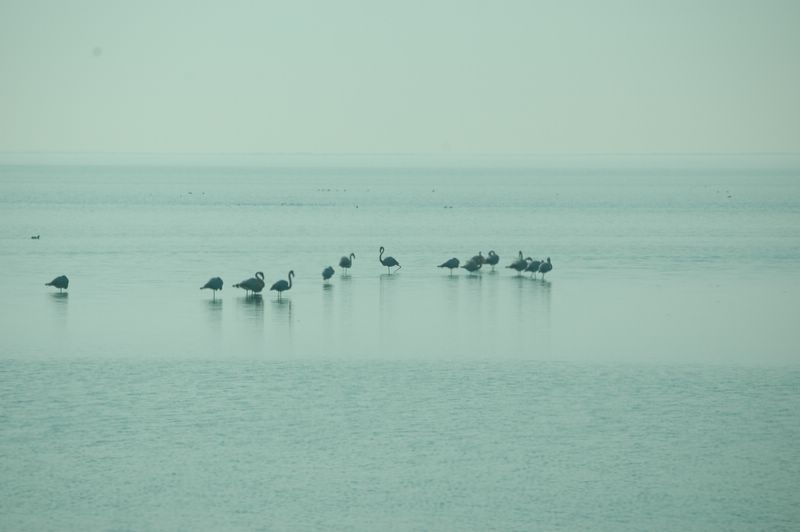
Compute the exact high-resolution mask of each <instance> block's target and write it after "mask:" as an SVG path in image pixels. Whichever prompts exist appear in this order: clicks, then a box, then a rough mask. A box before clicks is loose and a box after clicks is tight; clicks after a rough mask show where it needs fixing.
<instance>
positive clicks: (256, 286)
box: [233, 272, 264, 294]
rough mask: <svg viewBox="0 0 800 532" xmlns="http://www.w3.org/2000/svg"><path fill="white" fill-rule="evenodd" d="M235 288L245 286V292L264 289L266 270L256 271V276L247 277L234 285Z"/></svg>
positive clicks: (255, 291) (256, 291)
mask: <svg viewBox="0 0 800 532" xmlns="http://www.w3.org/2000/svg"><path fill="white" fill-rule="evenodd" d="M233 287H234V288H244V291H245V294H247V293H248V292H253V293H254V294H255V293H258V292H261V291H262V290H263V289H264V272H256V274H255V277H251V278H249V279H246V280H244V281H242V282H240V283H236V284H235V285H233Z"/></svg>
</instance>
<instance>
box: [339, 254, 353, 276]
mask: <svg viewBox="0 0 800 532" xmlns="http://www.w3.org/2000/svg"><path fill="white" fill-rule="evenodd" d="M355 258H356V254H355V253H351V254H350V256H349V257H342V258H341V259H339V267H340V268H342V269H343V270H344V273H345V274H347V270H349V269H350V268H352V267H353V259H355Z"/></svg>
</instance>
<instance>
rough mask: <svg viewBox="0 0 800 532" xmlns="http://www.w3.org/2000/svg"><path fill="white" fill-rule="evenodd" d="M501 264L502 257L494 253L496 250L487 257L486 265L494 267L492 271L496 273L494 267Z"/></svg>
mask: <svg viewBox="0 0 800 532" xmlns="http://www.w3.org/2000/svg"><path fill="white" fill-rule="evenodd" d="M498 262H500V255H498V254H497V253H495V252H494V250H492V251H490V252H489V256H488V257H486V264H488V265H489V266H491V267H492V271H494V267H495V266H497V263H498Z"/></svg>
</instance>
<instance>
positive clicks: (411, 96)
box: [0, 0, 800, 154]
mask: <svg viewBox="0 0 800 532" xmlns="http://www.w3.org/2000/svg"><path fill="white" fill-rule="evenodd" d="M798 28H800V2H797V1H796V0H789V1H779V0H773V1H770V0H762V1H738V0H728V1H716V0H706V1H698V0H691V1H684V0H677V1H649V0H632V1H621V0H607V1H574V0H573V1H570V0H566V1H558V2H553V1H536V0H528V1H511V0H509V1H503V0H497V1H491V2H489V1H486V0H482V1H470V0H458V1H445V0H424V1H418V0H406V1H403V2H386V1H381V0H363V1H361V0H339V1H335V2H334V1H322V0H319V1H304V0H293V1H291V2H285V1H282V2H272V1H266V0H265V1H245V0H233V1H230V0H226V1H219V2H201V1H196V0H171V1H170V0H163V1H162V0H159V1H150V0H139V1H135V2H134V1H125V2H123V1H116V0H97V1H95V0H70V1H68V2H65V1H61V0H50V1H46V0H22V1H17V0H0V153H19V152H66V153H72V152H75V153H190V154H191V153H197V154H208V153H212V154H251V153H280V154H283V153H330V154H341V153H359V154H362V153H363V154H386V153H426V154H427V153H430V154H440V153H446V154H570V153H796V152H798V151H800V97H799V96H798V95H800V59H799V58H800V31H798Z"/></svg>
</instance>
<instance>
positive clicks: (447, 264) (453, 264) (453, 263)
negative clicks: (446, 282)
mask: <svg viewBox="0 0 800 532" xmlns="http://www.w3.org/2000/svg"><path fill="white" fill-rule="evenodd" d="M459 264H461V263H460V262H459V260H458V259H457V258H455V257H453V258H452V259H449V260H446V261H444V262H443V263H441V264H440V265H439V266H437V268H450V275H453V270H454V269H455V268H458V265H459Z"/></svg>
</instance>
